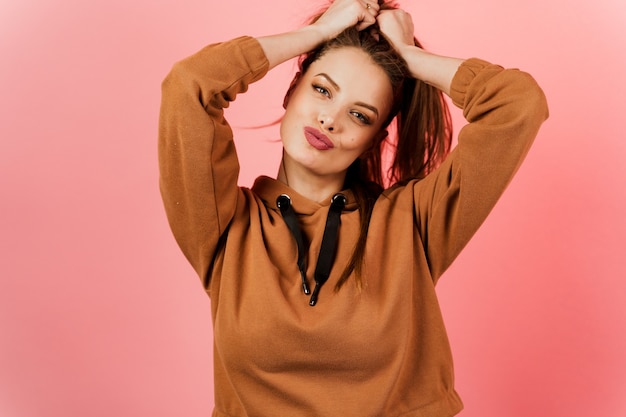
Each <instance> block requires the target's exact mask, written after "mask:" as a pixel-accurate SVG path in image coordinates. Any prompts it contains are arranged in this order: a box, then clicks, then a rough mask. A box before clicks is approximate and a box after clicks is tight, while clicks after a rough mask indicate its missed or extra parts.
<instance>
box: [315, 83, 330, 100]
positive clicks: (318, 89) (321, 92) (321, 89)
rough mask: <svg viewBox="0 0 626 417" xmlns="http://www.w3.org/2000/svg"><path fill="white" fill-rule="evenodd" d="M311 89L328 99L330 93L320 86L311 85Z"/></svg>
mask: <svg viewBox="0 0 626 417" xmlns="http://www.w3.org/2000/svg"><path fill="white" fill-rule="evenodd" d="M313 89H314V90H315V91H317V92H318V93H320V94H322V95H324V96H326V97H330V91H328V90H327V89H326V88H324V87H322V86H321V85H317V84H313Z"/></svg>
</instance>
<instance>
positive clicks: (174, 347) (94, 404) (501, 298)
mask: <svg viewBox="0 0 626 417" xmlns="http://www.w3.org/2000/svg"><path fill="white" fill-rule="evenodd" d="M210 3H211V2H209V1H206V0H204V1H200V0H150V1H148V0H134V1H127V0H107V1H104V0H92V1H79V0H59V1H56V2H52V1H43V0H39V1H38V0H19V1H18V0H4V1H2V2H0V62H1V63H0V121H1V123H0V144H1V148H0V234H1V238H0V415H1V416H3V417H61V416H63V417H68V416H70V417H82V416H90V417H100V416H102V417H105V416H107V417H108V416H122V417H125V416H153V417H155V416H157V417H158V416H187V417H195V416H197V417H200V416H208V415H209V413H210V409H211V407H212V377H211V372H212V370H211V331H210V317H209V301H208V299H207V297H206V296H205V295H204V294H203V292H202V289H201V286H200V284H199V281H198V279H197V278H196V277H195V276H194V273H193V271H192V270H191V268H190V267H189V266H188V265H187V264H186V262H185V260H184V259H183V257H182V255H181V254H180V252H179V251H178V249H177V247H176V246H175V244H174V241H173V238H172V237H171V235H170V232H169V230H168V227H167V224H166V221H165V217H164V213H163V210H162V208H161V202H160V198H159V194H158V188H157V178H158V172H157V166H156V127H157V114H158V107H159V94H160V92H159V84H160V81H161V79H162V78H163V77H164V76H165V74H166V73H167V71H168V69H169V67H170V65H171V64H172V63H173V62H174V61H175V60H177V59H179V58H182V57H184V56H186V55H188V54H190V53H192V52H194V51H195V50H196V49H198V48H200V47H201V46H203V45H204V44H205V43H208V42H213V41H218V40H222V39H226V38H230V37H234V36H237V35H240V34H242V33H247V34H251V35H261V34H266V33H269V32H272V31H275V30H283V29H284V30H286V29H289V28H291V27H293V26H295V25H297V24H298V22H299V21H300V20H301V18H302V16H303V15H305V14H307V13H308V11H309V10H310V9H311V6H310V5H309V4H310V2H309V1H308V0H298V1H294V0H277V1H273V2H260V1H252V0H230V1H227V2H219V3H220V4H210ZM404 3H405V4H407V5H408V6H407V7H408V9H409V11H411V12H412V14H413V16H414V19H415V21H416V27H417V31H418V33H419V34H420V37H421V38H422V39H423V40H424V42H425V44H426V45H427V47H429V48H430V49H432V50H435V51H438V52H441V53H447V54H451V55H458V56H480V57H483V58H486V59H488V60H491V61H494V62H498V63H501V64H504V65H506V66H517V67H521V68H523V69H526V70H528V71H529V72H531V73H532V74H534V75H535V77H536V78H537V79H538V80H539V82H540V84H541V85H542V86H543V87H544V89H545V91H546V93H547V95H548V98H549V102H550V105H551V118H550V120H549V121H548V122H547V123H546V124H545V126H544V128H543V130H542V131H541V133H540V137H539V139H538V141H537V144H536V146H535V147H534V148H533V150H532V151H531V153H530V155H529V157H528V159H527V162H526V164H525V165H524V166H523V167H522V169H521V171H520V173H519V175H518V177H517V178H516V179H515V180H514V182H513V183H512V185H511V187H510V189H509V190H508V192H507V194H506V195H505V196H504V198H503V199H502V200H501V202H500V203H499V205H498V206H497V208H496V209H495V211H494V213H493V215H492V216H491V217H490V218H489V220H488V221H487V223H486V224H485V226H484V227H483V228H482V229H481V231H480V232H479V233H478V235H477V236H476V238H475V239H474V240H473V241H472V242H471V244H470V245H469V247H468V248H467V250H466V251H465V252H464V253H463V254H462V256H461V257H460V258H459V259H458V261H457V262H456V263H455V264H454V266H453V267H452V269H451V270H450V271H449V272H448V273H447V277H445V278H444V279H443V281H442V282H441V286H440V288H439V292H440V295H441V299H442V306H443V309H444V313H445V316H446V318H447V323H448V328H449V332H450V338H451V341H452V343H453V348H454V352H455V360H456V367H457V381H458V390H459V391H460V393H461V395H462V396H463V398H464V400H465V403H466V410H465V411H464V412H463V413H462V414H461V415H462V416H464V417H474V416H480V417H502V416H509V417H529V416H533V417H542V416H546V417H548V416H550V417H552V416H568V417H575V416H581V417H582V416H585V417H586V416H603V417H623V416H624V415H626V398H625V397H624V393H626V354H624V352H626V330H625V329H626V307H625V306H624V303H625V302H626V282H625V278H626V262H624V258H625V255H624V252H625V251H626V244H625V243H624V240H625V238H626V221H625V220H624V218H623V216H624V214H625V213H626V197H625V196H626V192H625V191H624V189H625V188H626V185H625V180H626V168H625V166H626V164H624V159H625V157H626V144H625V143H626V141H625V140H624V134H623V132H622V128H623V125H624V123H623V121H624V114H623V113H624V111H625V110H626V105H625V104H624V97H626V83H624V81H623V80H624V78H623V77H624V75H623V74H626V54H625V53H624V52H625V51H626V34H625V33H626V32H624V30H623V28H624V26H625V24H626V12H625V11H626V6H624V5H623V2H622V1H621V0H603V1H601V2H589V1H586V0H570V1H567V2H566V1H564V0H554V1H549V2H546V1H539V0H528V1H525V2H519V1H518V2H509V1H501V0H476V1H472V2H467V1H461V0H452V1H445V2H442V1H432V2H410V1H405V2H404ZM418 3H426V4H418ZM242 10H246V11H247V12H246V15H247V16H253V17H251V18H244V17H243V16H241V15H240V13H241V11H242ZM258 17H262V18H258ZM290 70H291V66H290V65H286V66H284V67H282V68H279V69H277V70H276V71H275V72H274V73H273V74H271V75H270V76H268V77H267V78H266V79H265V80H263V81H262V82H261V83H259V84H258V85H255V86H253V87H252V89H251V91H250V93H249V94H248V95H247V96H245V97H242V99H241V100H240V101H239V102H238V103H236V105H235V106H234V107H233V108H232V110H230V116H231V120H232V122H233V123H234V124H236V125H239V126H245V125H255V124H262V123H264V122H267V121H270V120H273V119H275V118H276V117H278V116H279V114H280V103H281V98H282V93H283V91H284V90H285V87H286V82H287V78H286V77H287V74H288V73H289V72H290ZM260 102H263V103H269V104H267V105H263V106H259V105H258V103H260ZM455 117H456V118H457V119H458V112H457V113H455ZM239 133H240V136H239V137H238V144H239V148H240V153H241V159H242V165H243V166H244V172H243V175H242V183H244V184H249V183H250V182H251V180H252V179H253V178H254V177H255V176H256V175H257V174H260V173H265V174H270V175H273V174H274V173H275V171H276V166H277V165H276V164H277V161H278V150H279V147H278V145H277V144H275V143H272V142H271V140H272V139H274V138H275V137H276V132H275V130H269V131H265V130H262V131H247V130H242V131H241V132H239ZM260 153H263V154H268V156H267V157H265V156H264V157H263V158H258V155H259V154H260Z"/></svg>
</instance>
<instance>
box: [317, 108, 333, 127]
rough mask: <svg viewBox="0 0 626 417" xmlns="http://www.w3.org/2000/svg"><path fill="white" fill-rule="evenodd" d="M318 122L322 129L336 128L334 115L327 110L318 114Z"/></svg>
mask: <svg viewBox="0 0 626 417" xmlns="http://www.w3.org/2000/svg"><path fill="white" fill-rule="evenodd" d="M318 122H319V124H320V127H321V128H322V130H327V131H329V132H334V131H335V130H336V129H337V126H336V122H335V117H334V116H333V115H332V114H331V113H330V112H328V111H324V112H321V113H320V114H319V116H318Z"/></svg>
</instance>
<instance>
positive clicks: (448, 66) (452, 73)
mask: <svg viewBox="0 0 626 417" xmlns="http://www.w3.org/2000/svg"><path fill="white" fill-rule="evenodd" d="M378 22H379V25H380V29H381V32H382V33H383V34H384V35H385V36H386V37H387V39H389V40H390V41H391V42H392V44H393V45H394V47H395V48H396V49H397V50H398V51H400V53H401V54H402V56H403V57H404V58H405V60H406V61H407V63H408V65H409V68H410V70H411V72H412V75H413V76H414V77H416V78H418V79H421V80H422V81H424V82H427V83H429V84H431V85H434V86H435V87H437V88H439V89H440V90H442V91H443V92H445V93H446V94H448V95H449V96H450V97H451V98H452V101H453V103H454V104H455V105H456V106H458V107H460V108H461V109H462V110H463V115H464V116H465V118H466V119H467V121H468V122H469V124H468V125H466V126H465V127H463V129H461V131H460V133H459V141H458V145H457V147H456V148H455V149H454V150H453V151H452V153H451V154H450V155H449V156H448V158H447V159H446V160H445V161H444V162H443V164H442V165H441V166H440V167H439V168H438V169H437V170H436V171H434V172H433V173H431V174H430V175H428V176H427V177H426V178H425V179H423V180H421V181H416V182H415V183H414V187H412V188H411V189H408V190H405V192H406V193H407V194H412V195H411V197H410V198H412V199H413V204H415V210H416V227H417V229H418V232H419V234H420V238H421V239H422V242H423V243H424V245H425V249H426V253H427V256H428V263H429V266H430V269H431V274H432V276H433V279H434V280H435V281H436V280H437V279H438V278H439V277H440V276H441V274H442V273H443V272H444V271H445V270H446V269H447V268H448V266H449V265H450V264H451V263H452V261H453V260H454V259H455V258H456V256H457V255H458V254H459V253H460V251H461V250H462V249H463V247H464V246H465V245H466V244H467V243H468V242H469V240H470V239H471V237H472V236H473V235H474V234H475V232H476V231H477V230H478V228H479V227H480V225H481V224H482V223H483V221H484V220H485V218H486V217H487V215H488V214H489V212H490V211H491V210H492V208H493V207H494V205H495V204H496V202H497V200H498V199H499V197H500V196H501V195H502V193H503V192H504V190H505V188H506V187H507V185H508V184H509V182H510V181H511V179H512V178H513V175H514V174H515V173H516V171H517V170H518V168H519V166H520V165H521V163H522V161H523V159H524V157H525V156H526V154H527V152H528V150H529V148H530V146H531V144H532V142H533V140H534V139H535V137H536V135H537V133H538V130H539V127H540V126H541V124H542V122H543V121H544V120H545V119H546V118H547V116H548V108H547V103H546V98H545V96H544V94H543V91H542V90H541V88H540V87H539V86H538V85H537V83H536V82H535V80H534V79H533V78H532V77H531V76H530V75H529V74H527V73H524V72H522V71H519V70H515V69H504V68H502V67H500V66H498V65H493V64H490V63H488V62H485V61H482V60H479V59H468V60H465V61H463V60H460V59H456V58H448V57H443V56H438V55H434V54H431V53H428V52H426V51H423V50H422V49H420V48H418V47H416V46H414V44H413V25H412V22H411V18H410V16H409V15H408V14H406V13H404V12H402V11H400V10H395V11H389V12H387V11H383V12H381V13H380V15H379V18H378ZM407 198H408V197H407Z"/></svg>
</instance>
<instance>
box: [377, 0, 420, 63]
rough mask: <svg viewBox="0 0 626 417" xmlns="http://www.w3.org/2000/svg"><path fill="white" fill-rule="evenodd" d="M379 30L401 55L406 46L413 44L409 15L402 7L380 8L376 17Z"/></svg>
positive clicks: (412, 30)
mask: <svg viewBox="0 0 626 417" xmlns="http://www.w3.org/2000/svg"><path fill="white" fill-rule="evenodd" d="M376 21H377V23H378V27H379V29H380V32H381V33H382V34H383V35H384V36H385V38H386V39H387V40H388V41H389V42H390V43H391V45H393V47H394V48H395V49H396V51H398V53H400V54H401V55H402V53H403V49H404V48H405V47H406V46H411V47H414V46H415V40H414V35H413V33H414V27H413V19H412V18H411V15H410V14H409V13H407V12H405V11H404V10H402V9H393V10H382V11H381V12H380V13H378V16H377V17H376Z"/></svg>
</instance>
